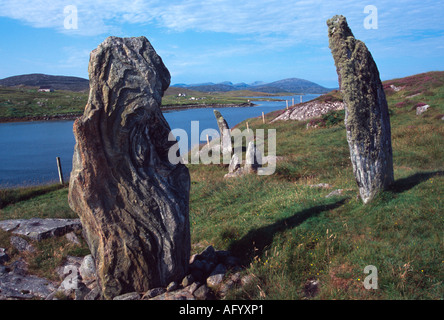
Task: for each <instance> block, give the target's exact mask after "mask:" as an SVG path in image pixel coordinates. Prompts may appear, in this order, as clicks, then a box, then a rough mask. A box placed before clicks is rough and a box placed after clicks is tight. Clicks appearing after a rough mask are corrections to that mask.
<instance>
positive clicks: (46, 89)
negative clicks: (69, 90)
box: [38, 86, 54, 92]
mask: <svg viewBox="0 0 444 320" xmlns="http://www.w3.org/2000/svg"><path fill="white" fill-rule="evenodd" d="M38 92H54V89H53V88H52V87H51V86H41V87H40V88H39V90H38Z"/></svg>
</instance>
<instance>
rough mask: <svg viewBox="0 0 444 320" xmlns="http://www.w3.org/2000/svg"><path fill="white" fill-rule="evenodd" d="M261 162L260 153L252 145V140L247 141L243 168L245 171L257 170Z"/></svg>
mask: <svg viewBox="0 0 444 320" xmlns="http://www.w3.org/2000/svg"><path fill="white" fill-rule="evenodd" d="M261 164H262V155H261V152H260V151H259V149H257V148H256V147H255V145H254V141H250V142H249V143H248V147H247V152H246V153H245V166H244V170H245V172H247V173H252V172H255V171H257V169H258V168H260V167H261Z"/></svg>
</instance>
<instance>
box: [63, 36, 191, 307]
mask: <svg viewBox="0 0 444 320" xmlns="http://www.w3.org/2000/svg"><path fill="white" fill-rule="evenodd" d="M88 71H89V77H90V95H89V98H88V103H87V105H86V107H85V111H84V113H83V115H82V116H81V117H80V118H78V119H77V120H76V121H75V122H74V136H75V139H76V145H75V148H74V156H73V169H72V172H71V178H70V183H69V196H68V199H69V204H70V207H71V208H72V209H73V210H74V211H75V212H77V214H78V215H79V216H80V219H81V222H82V225H83V228H84V233H85V235H86V241H87V243H88V245H89V248H90V251H91V254H92V256H93V257H94V260H95V265H96V273H97V278H98V282H99V287H100V288H101V292H102V296H103V298H105V299H112V298H113V297H115V296H118V295H122V294H124V293H129V292H146V291H147V290H149V289H152V288H156V287H166V286H167V285H168V283H170V282H172V281H180V280H181V279H183V277H184V276H185V275H186V272H187V268H188V260H189V257H190V248H191V244H190V226H189V191H190V176H189V172H188V169H187V168H186V166H185V165H183V164H181V163H178V164H172V163H171V162H170V161H169V157H168V155H169V150H170V148H171V147H172V146H174V145H175V144H176V143H177V141H176V140H175V139H174V141H170V140H169V139H168V138H169V134H170V132H171V129H170V127H169V125H168V123H167V121H166V120H165V118H164V116H163V114H162V111H161V110H160V105H161V100H162V96H163V93H164V91H165V90H166V89H167V88H168V86H169V83H170V73H169V72H168V70H167V68H166V67H165V65H164V64H163V62H162V59H161V58H160V56H158V55H157V53H156V51H155V50H154V48H153V47H152V46H151V44H150V42H149V41H148V40H147V39H146V38H145V37H138V38H117V37H108V38H107V39H106V40H105V41H104V42H103V43H102V44H100V45H99V46H98V47H97V49H95V50H94V51H92V52H91V55H90V61H89V67H88ZM176 156H178V155H177V154H176Z"/></svg>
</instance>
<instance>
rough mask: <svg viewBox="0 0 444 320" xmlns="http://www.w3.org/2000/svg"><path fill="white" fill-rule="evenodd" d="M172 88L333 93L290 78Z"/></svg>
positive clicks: (181, 85) (213, 90) (214, 90)
mask: <svg viewBox="0 0 444 320" xmlns="http://www.w3.org/2000/svg"><path fill="white" fill-rule="evenodd" d="M172 87H180V88H186V89H190V90H195V91H200V92H228V91H236V90H250V91H255V92H266V93H279V92H288V93H326V92H329V91H331V89H328V88H325V87H323V86H320V85H318V84H316V83H314V82H311V81H308V80H304V79H298V78H289V79H284V80H279V81H275V82H271V83H264V82H261V81H256V82H254V83H252V84H246V83H237V84H233V83H232V82H229V81H224V82H221V83H212V82H208V83H199V84H190V85H187V84H183V83H181V84H175V85H173V86H172Z"/></svg>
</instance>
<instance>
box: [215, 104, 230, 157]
mask: <svg viewBox="0 0 444 320" xmlns="http://www.w3.org/2000/svg"><path fill="white" fill-rule="evenodd" d="M214 116H215V117H216V120H217V126H218V127H219V132H220V147H221V150H222V155H223V157H224V163H228V162H229V161H230V160H231V153H232V146H231V133H230V127H229V126H228V123H227V121H226V120H225V119H224V117H223V116H222V114H221V113H220V112H219V111H218V110H214Z"/></svg>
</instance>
